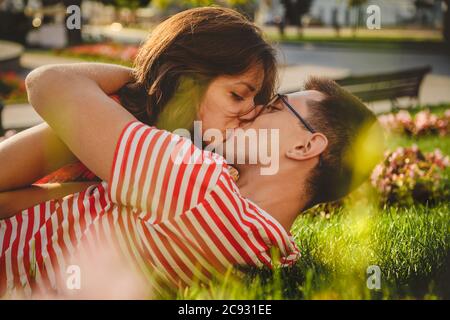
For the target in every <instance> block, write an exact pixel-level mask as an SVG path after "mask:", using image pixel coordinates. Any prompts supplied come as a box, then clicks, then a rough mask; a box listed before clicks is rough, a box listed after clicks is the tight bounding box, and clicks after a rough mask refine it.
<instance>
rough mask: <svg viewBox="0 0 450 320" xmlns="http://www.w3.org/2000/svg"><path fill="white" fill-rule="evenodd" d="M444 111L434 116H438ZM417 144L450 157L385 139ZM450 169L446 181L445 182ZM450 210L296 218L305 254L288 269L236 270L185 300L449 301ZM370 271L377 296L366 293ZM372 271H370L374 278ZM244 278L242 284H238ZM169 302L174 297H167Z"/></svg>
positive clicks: (441, 143) (448, 146) (442, 142)
mask: <svg viewBox="0 0 450 320" xmlns="http://www.w3.org/2000/svg"><path fill="white" fill-rule="evenodd" d="M445 108H448V106H445V107H442V106H441V107H439V108H436V109H434V112H435V113H437V114H439V113H441V111H442V110H443V109H445ZM413 144H416V145H417V146H418V147H419V148H420V149H421V150H423V151H425V152H429V151H433V150H434V149H435V148H440V149H441V150H442V151H443V153H444V154H447V155H449V154H450V137H449V136H448V135H447V136H444V137H436V136H425V137H420V138H412V137H407V136H389V137H388V138H387V147H388V149H391V150H393V149H395V148H396V147H398V146H411V145H413ZM449 171H450V170H449V169H447V170H446V171H445V174H444V176H446V177H447V179H448V177H449V176H450V172H449ZM449 213H450V203H449V202H448V201H443V202H440V203H437V204H434V205H427V204H416V205H413V206H408V207H397V206H384V207H380V206H378V205H374V204H370V203H369V204H368V203H367V202H354V203H352V202H351V201H350V202H349V203H347V205H346V206H345V207H341V208H338V209H335V210H334V212H332V214H331V215H327V216H326V217H324V216H323V215H322V216H321V215H317V214H311V213H309V214H305V215H303V216H300V217H299V218H298V219H297V220H296V222H295V224H294V226H293V229H292V234H293V236H294V238H295V240H296V242H297V244H298V246H299V248H300V250H301V252H302V257H301V259H300V261H299V263H298V264H297V265H296V266H294V267H293V268H290V269H279V270H274V271H268V270H255V269H252V270H249V269H248V270H245V275H244V277H243V278H242V277H241V276H237V277H235V276H234V274H235V273H233V271H230V273H229V274H227V275H225V278H223V276H222V278H221V280H220V281H217V282H214V283H212V284H211V285H210V286H209V287H205V286H194V287H191V288H189V289H186V290H183V291H179V292H178V293H177V294H176V295H175V297H177V298H183V299H450V214H449ZM369 266H378V267H379V269H380V271H381V277H380V285H381V288H380V289H372V290H371V289H369V288H368V286H367V281H368V277H369V276H370V275H371V274H372V273H370V274H368V273H367V272H368V267H369ZM371 272H372V271H371ZM242 279H243V280H242ZM171 297H173V296H171Z"/></svg>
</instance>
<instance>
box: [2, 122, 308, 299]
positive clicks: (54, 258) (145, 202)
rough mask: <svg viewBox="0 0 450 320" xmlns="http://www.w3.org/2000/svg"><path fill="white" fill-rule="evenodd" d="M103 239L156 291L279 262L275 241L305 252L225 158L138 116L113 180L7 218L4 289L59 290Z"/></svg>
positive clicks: (284, 251)
mask: <svg viewBox="0 0 450 320" xmlns="http://www.w3.org/2000/svg"><path fill="white" fill-rule="evenodd" d="M100 244H102V245H103V246H104V245H105V244H106V245H107V246H111V247H115V248H117V249H118V251H120V252H121V254H122V255H123V256H125V257H127V258H128V259H127V260H130V261H132V262H133V263H132V264H133V265H134V266H135V267H136V268H137V269H138V270H139V271H140V272H142V274H143V275H144V276H145V277H146V279H148V280H149V284H151V285H153V286H154V287H156V289H161V288H159V287H158V286H160V283H166V284H170V285H171V286H173V285H175V286H186V285H187V286H188V285H190V284H192V283H193V281H197V280H199V281H207V280H208V279H210V278H211V276H212V275H213V274H214V273H215V272H223V271H225V270H226V269H228V268H229V267H230V266H232V265H251V266H262V265H266V266H269V267H271V266H273V261H272V255H271V250H272V249H273V248H276V249H278V250H279V254H280V262H281V263H282V264H283V265H290V264H292V263H293V262H295V261H296V260H297V259H298V258H299V256H300V254H299V251H298V248H297V247H296V245H295V242H294V240H293V238H292V236H291V235H290V233H289V232H287V231H286V230H285V229H284V228H283V227H282V226H281V225H280V224H279V223H278V222H277V221H276V220H275V219H274V218H273V217H272V216H271V215H270V214H268V213H267V212H265V211H264V210H262V209H261V208H259V207H258V206H257V205H256V204H254V203H253V202H252V201H250V200H249V199H246V198H244V197H242V196H241V195H240V193H239V190H238V188H237V186H236V185H235V183H234V181H233V179H232V177H231V176H230V174H229V172H228V169H227V164H226V163H225V160H224V159H223V158H222V157H221V156H219V155H217V154H214V153H211V152H207V151H202V150H200V149H198V148H196V147H195V146H194V145H193V144H192V142H191V141H190V140H188V139H185V138H182V137H180V136H177V135H174V134H171V133H169V132H167V131H162V130H158V129H156V128H153V127H148V126H146V125H144V124H142V123H141V122H138V121H133V122H131V123H129V124H128V125H127V126H126V127H125V128H124V129H123V131H122V134H121V137H120V139H119V141H118V143H117V147H116V153H115V157H114V163H113V167H112V173H111V176H110V182H109V183H106V182H101V183H99V184H98V185H95V186H90V187H89V188H88V189H86V190H85V191H83V192H80V193H77V194H74V195H70V196H67V197H65V198H63V199H58V200H52V201H48V202H46V203H41V204H39V205H37V206H35V207H33V208H29V209H27V210H23V211H22V212H21V213H19V214H17V215H15V216H13V217H11V218H9V219H6V220H2V221H0V249H1V251H0V297H2V296H4V295H5V293H6V292H9V291H11V290H20V291H21V292H23V293H25V295H26V296H32V295H33V293H34V292H35V291H37V292H45V291H47V290H50V291H55V292H58V290H59V288H60V287H61V286H63V285H64V282H62V281H64V280H62V279H63V277H64V276H65V272H66V268H67V266H68V264H69V263H73V257H74V256H77V254H79V253H80V252H82V254H85V255H86V256H88V257H89V256H90V257H95V255H96V253H95V252H96V250H99V249H97V248H100V246H99V245H100ZM155 279H158V280H155ZM160 280H162V282H161V281H160Z"/></svg>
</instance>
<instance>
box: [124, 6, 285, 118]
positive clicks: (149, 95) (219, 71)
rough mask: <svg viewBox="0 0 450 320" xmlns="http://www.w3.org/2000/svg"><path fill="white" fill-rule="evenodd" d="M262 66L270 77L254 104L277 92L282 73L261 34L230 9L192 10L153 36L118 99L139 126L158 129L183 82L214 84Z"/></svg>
mask: <svg viewBox="0 0 450 320" xmlns="http://www.w3.org/2000/svg"><path fill="white" fill-rule="evenodd" d="M257 63H260V64H261V65H262V67H263V68H264V72H265V76H264V81H263V86H262V89H261V90H260V92H258V94H257V96H256V98H255V102H257V103H264V102H266V101H267V100H268V99H269V98H270V97H271V95H272V94H273V92H274V89H275V85H276V79H277V71H276V58H275V52H274V49H273V48H272V46H271V45H269V44H268V43H267V42H266V41H265V40H264V39H263V36H262V32H261V30H260V29H259V28H258V27H257V26H256V25H255V24H253V23H252V22H250V21H249V20H248V19H247V18H245V17H244V16H243V15H241V14H240V13H238V12H236V11H234V10H231V9H227V8H220V7H204V8H195V9H190V10H186V11H183V12H180V13H178V14H176V15H174V16H172V17H170V18H169V19H167V20H165V21H164V22H162V23H161V24H159V25H158V26H157V27H156V28H155V29H154V30H153V31H152V33H151V35H150V36H149V38H148V39H147V40H146V42H145V43H144V44H143V45H142V46H141V48H140V49H139V52H138V55H137V57H136V59H135V61H134V71H133V76H134V81H132V82H130V83H128V84H126V85H125V86H124V87H122V88H121V89H120V90H119V91H118V93H117V94H118V96H119V99H120V102H121V104H122V105H123V106H124V107H125V108H126V109H127V110H128V111H130V112H131V113H132V114H133V115H134V116H136V118H137V119H138V120H140V121H142V122H144V123H147V124H149V125H155V124H156V121H157V119H158V116H159V115H160V113H161V111H162V110H163V108H164V107H165V106H166V104H167V103H168V102H169V101H170V99H171V98H172V97H173V96H174V94H175V93H176V91H177V89H178V88H179V84H180V78H182V77H194V78H196V79H198V78H200V79H202V80H206V81H201V82H202V83H209V82H210V81H211V80H212V79H214V78H215V77H217V76H220V75H239V74H241V73H243V72H245V71H247V70H248V69H249V68H251V67H252V66H254V65H255V64H257Z"/></svg>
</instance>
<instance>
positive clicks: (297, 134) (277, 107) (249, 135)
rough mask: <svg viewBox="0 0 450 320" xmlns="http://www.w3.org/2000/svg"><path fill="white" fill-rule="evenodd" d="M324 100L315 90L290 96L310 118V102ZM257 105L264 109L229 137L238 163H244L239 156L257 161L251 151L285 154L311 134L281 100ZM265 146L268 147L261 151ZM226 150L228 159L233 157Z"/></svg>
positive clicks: (300, 112) (227, 149) (291, 103)
mask: <svg viewBox="0 0 450 320" xmlns="http://www.w3.org/2000/svg"><path fill="white" fill-rule="evenodd" d="M321 99H323V94H322V93H320V92H319V91H315V90H306V91H300V92H296V93H293V94H289V95H287V96H286V101H287V102H288V103H289V104H290V105H291V106H292V107H293V108H294V109H295V111H296V112H297V113H298V114H299V115H300V116H302V117H303V118H304V119H306V120H307V119H308V118H309V108H308V101H311V100H316V101H320V100H321ZM257 108H260V109H261V110H260V111H261V112H260V115H259V116H258V117H256V118H255V119H254V120H253V121H252V122H249V123H246V124H243V125H242V126H241V127H240V128H239V129H237V130H235V131H234V134H233V135H231V136H230V137H229V139H228V142H231V141H232V142H233V143H234V146H235V148H234V149H235V152H234V155H235V157H234V164H235V165H236V164H237V165H240V164H243V163H239V161H238V160H237V158H238V157H240V159H241V161H242V159H244V158H245V164H255V163H254V162H253V163H252V162H251V161H250V159H251V156H250V154H259V155H261V154H266V155H268V156H270V157H274V156H281V157H282V156H284V155H285V154H286V152H287V151H288V150H290V148H292V146H293V145H295V143H296V142H298V141H302V140H306V139H308V137H309V136H310V135H311V132H310V131H308V130H307V129H306V128H305V127H304V126H303V125H302V124H301V122H300V120H299V119H298V118H297V117H296V116H295V115H294V114H293V112H292V111H291V110H289V108H288V107H286V105H285V104H284V103H283V102H282V101H281V100H280V99H279V100H278V101H277V102H276V103H275V104H274V105H272V106H267V107H265V108H263V106H258V107H257ZM271 133H272V134H271ZM243 136H245V139H247V140H246V142H247V143H244V144H243V143H242V141H243V140H245V139H242V137H243ZM230 140H231V141H230ZM261 148H265V149H267V150H260V149H261ZM225 150H226V155H227V160H229V159H231V158H230V153H229V148H228V147H226V148H225ZM258 160H259V159H258ZM258 163H259V164H261V162H260V161H258ZM263 164H264V163H263Z"/></svg>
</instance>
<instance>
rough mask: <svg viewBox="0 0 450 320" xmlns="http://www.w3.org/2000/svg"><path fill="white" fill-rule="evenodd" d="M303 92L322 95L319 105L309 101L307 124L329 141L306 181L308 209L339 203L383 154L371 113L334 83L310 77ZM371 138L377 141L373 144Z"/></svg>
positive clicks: (379, 134) (314, 101)
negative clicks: (319, 205)
mask: <svg viewBox="0 0 450 320" xmlns="http://www.w3.org/2000/svg"><path fill="white" fill-rule="evenodd" d="M305 90H316V91H319V92H321V93H322V94H323V95H324V98H323V99H322V100H320V101H316V100H308V108H309V109H308V111H309V112H308V114H309V115H308V121H309V122H310V123H311V125H312V127H313V128H314V129H315V130H316V131H318V132H321V133H323V134H324V135H325V136H326V137H327V139H328V146H327V148H326V149H325V151H324V152H323V153H322V165H321V166H320V167H319V166H316V167H315V168H314V169H313V170H312V172H311V173H310V174H309V176H308V178H307V181H306V185H305V187H306V190H307V192H308V193H309V194H311V198H310V199H309V202H308V204H307V206H306V208H305V209H307V208H310V207H312V206H314V205H316V204H318V203H323V202H330V201H335V200H338V199H340V198H342V197H343V196H345V195H347V194H348V193H349V192H351V191H352V190H354V189H355V188H356V187H357V186H359V185H360V184H361V183H362V182H363V181H364V180H366V179H367V177H368V176H369V175H370V173H371V171H372V170H373V167H374V166H375V165H376V164H377V163H378V161H379V160H380V157H381V155H382V153H383V150H382V149H383V147H382V143H379V142H380V141H382V140H383V138H382V130H381V127H380V126H379V124H378V121H377V118H376V116H375V115H374V113H373V112H372V111H370V110H369V109H368V108H367V107H366V106H365V105H364V103H363V102H362V101H361V100H360V99H358V98H357V97H356V96H354V95H352V94H351V93H349V92H348V91H346V90H345V89H343V88H342V87H340V86H339V85H338V84H337V83H336V82H334V81H333V80H331V79H327V78H318V77H311V78H309V79H308V80H307V82H306V83H305ZM374 128H375V130H373V129H374ZM367 132H370V134H367ZM374 137H375V139H377V140H379V141H377V142H375V143H374V141H373V139H374ZM370 139H372V141H370ZM364 140H365V141H364ZM368 144H371V145H368ZM358 161H360V162H361V161H362V162H364V163H363V165H362V166H361V163H359V164H358Z"/></svg>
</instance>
